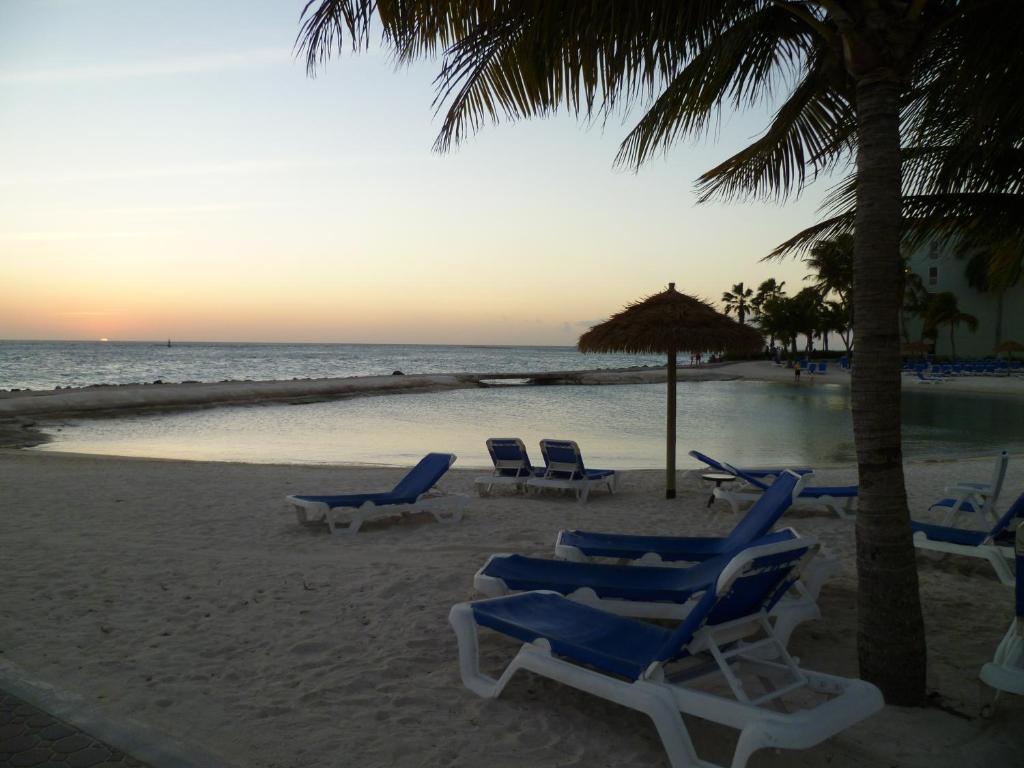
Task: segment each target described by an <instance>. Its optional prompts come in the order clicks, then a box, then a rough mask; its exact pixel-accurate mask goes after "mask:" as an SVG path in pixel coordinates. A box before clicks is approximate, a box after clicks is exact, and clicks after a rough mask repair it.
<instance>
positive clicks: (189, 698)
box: [0, 450, 1024, 768]
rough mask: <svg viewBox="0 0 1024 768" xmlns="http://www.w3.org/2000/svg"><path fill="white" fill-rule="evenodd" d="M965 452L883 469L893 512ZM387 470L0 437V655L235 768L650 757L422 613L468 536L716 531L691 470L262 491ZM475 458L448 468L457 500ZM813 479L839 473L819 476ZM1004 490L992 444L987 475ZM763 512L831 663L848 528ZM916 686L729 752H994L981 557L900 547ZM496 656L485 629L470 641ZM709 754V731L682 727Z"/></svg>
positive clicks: (461, 577)
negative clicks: (306, 498) (380, 497)
mask: <svg viewBox="0 0 1024 768" xmlns="http://www.w3.org/2000/svg"><path fill="white" fill-rule="evenodd" d="M989 471H990V463H989V462H988V461H979V460H975V461H960V462H925V463H915V464H908V465H907V476H908V489H909V492H910V501H911V509H912V510H914V511H915V515H916V516H919V517H924V515H923V514H922V511H923V510H924V508H925V507H926V506H927V503H928V502H929V501H931V500H933V499H934V498H935V497H936V495H937V493H938V491H939V489H941V487H942V486H943V485H945V484H946V483H948V482H949V481H950V480H952V479H954V478H960V479H965V480H966V479H984V478H986V477H987V475H988V473H989ZM401 474H402V471H401V470H399V469H390V468H367V467H360V468H352V467H310V466H276V465H275V466H266V465H263V466H253V465H244V464H218V463H200V462H180V461H158V460H144V459H122V458H113V457H90V456H75V455H60V454H52V455H46V454H36V453H32V452H25V451H13V450H4V451H0V508H2V509H3V510H4V514H3V515H2V516H0V541H2V542H3V561H4V575H5V579H4V589H3V590H0V651H2V655H0V668H2V669H3V670H4V671H5V672H6V673H11V672H12V671H16V672H18V673H19V674H23V675H27V676H29V677H31V678H33V679H36V680H39V681H44V682H46V683H49V684H51V685H55V686H57V687H58V688H59V689H61V690H64V691H67V692H69V693H72V694H76V695H78V696H81V697H83V699H84V700H85V702H86V703H87V704H90V705H92V706H94V707H95V708H96V709H97V710H98V711H99V712H101V713H102V714H104V715H105V716H108V717H111V718H115V719H117V718H120V719H127V718H131V719H134V720H136V721H139V722H142V723H143V724H145V725H147V726H150V727H152V728H155V729H158V730H159V731H162V732H164V733H166V734H168V735H170V736H172V737H174V738H177V739H181V740H184V741H186V742H189V743H193V744H195V745H197V746H198V747H200V748H202V749H205V750H207V751H209V752H210V753H212V754H214V755H217V756H219V757H221V758H223V759H224V760H226V761H228V762H230V763H232V764H234V765H238V766H254V767H255V768H287V767H291V766H325V767H326V766H335V765H341V764H350V765H356V764H361V765H368V766H385V765H399V766H441V765H456V766H478V765H481V764H484V763H487V764H490V765H494V766H521V765H537V766H556V765H557V766H566V765H588V766H591V765H606V766H620V765H666V764H667V763H666V761H665V757H664V753H663V751H662V748H661V745H660V742H659V740H658V738H657V736H656V733H655V730H654V728H653V726H652V725H651V724H650V722H649V721H648V720H647V719H645V718H644V717H642V716H640V715H638V714H636V713H633V712H631V711H628V710H625V709H622V708H619V707H617V706H615V705H611V704H608V703H606V702H603V701H601V700H599V699H596V698H593V697H590V696H587V695H584V694H582V693H579V692H576V691H573V690H570V689H568V688H566V687H563V686H559V685H556V684H553V683H550V682H547V681H544V680H541V679H539V678H535V677H532V676H530V675H525V674H524V675H522V676H520V677H518V678H517V679H516V680H514V682H513V683H512V684H511V685H510V687H509V688H508V689H507V691H506V692H505V694H504V695H503V696H502V697H501V698H500V699H498V700H494V701H489V700H484V699H480V698H478V697H476V696H475V695H473V694H472V693H470V692H469V691H467V690H465V689H464V688H463V687H462V685H461V683H460V680H459V675H458V669H457V663H456V653H455V642H454V638H453V635H452V632H451V630H450V628H449V627H448V624H447V621H446V617H447V612H448V609H449V608H450V606H451V605H452V604H453V603H456V602H459V601H463V600H466V599H470V598H472V597H474V592H473V588H472V574H473V573H474V572H475V571H476V570H477V569H478V568H479V567H480V565H481V564H482V563H483V562H484V560H485V558H486V557H487V555H489V554H491V553H493V552H519V553H523V554H531V555H537V556H550V555H551V553H552V544H553V540H554V536H555V533H556V531H557V530H558V529H560V528H563V527H585V528H588V529H592V530H612V531H623V532H633V533H655V534H676V535H678V534H681V533H683V532H687V533H697V534H699V533H716V532H720V531H725V530H728V529H729V528H730V527H731V525H732V523H733V522H734V520H733V517H732V516H731V514H730V513H729V512H728V511H726V509H725V508H724V506H723V505H718V506H716V508H715V509H714V510H713V511H712V512H707V511H705V509H704V506H703V503H704V501H705V499H706V495H707V491H706V489H705V488H703V487H702V486H701V485H700V481H699V479H698V477H697V474H696V473H681V477H680V486H681V489H682V490H681V494H680V496H681V498H679V499H677V500H676V501H671V502H670V501H665V500H664V499H663V498H661V494H660V492H659V491H660V482H661V480H662V475H661V473H660V472H657V471H653V470H652V471H633V472H627V473H625V475H624V477H623V482H622V484H621V491H620V493H619V494H617V495H616V496H615V497H611V498H609V497H603V496H600V495H597V494H595V496H594V497H593V498H592V500H591V502H590V503H589V504H588V505H586V506H580V505H578V504H576V503H575V502H573V501H571V500H570V499H568V498H559V497H543V498H534V497H531V498H522V497H517V496H498V497H494V498H487V499H478V498H476V497H475V496H474V497H473V501H472V502H471V503H470V505H469V507H468V510H467V513H466V516H465V519H464V520H463V521H462V522H461V523H460V524H456V525H444V526H442V525H438V524H436V523H434V522H433V521H432V520H431V519H429V518H424V519H420V518H418V517H416V518H405V519H402V520H398V521H395V522H393V523H382V524H375V525H371V526H368V527H367V529H366V530H365V532H363V533H360V534H358V535H357V536H355V537H351V538H349V537H341V536H334V537H331V536H329V535H327V534H326V532H321V531H313V530H308V529H305V528H301V527H300V526H299V525H297V524H296V522H295V518H294V515H293V514H292V513H291V512H290V511H288V510H287V509H286V507H285V504H284V501H283V497H284V496H285V495H286V494H288V493H294V492H300V491H304V492H309V493H316V492H343V491H347V490H359V489H376V488H386V487H389V486H390V485H391V484H392V483H393V482H394V481H395V479H396V478H398V477H399V476H400V475H401ZM477 474H478V472H474V471H458V470H456V471H453V472H452V473H450V476H449V477H448V478H447V480H446V483H445V484H444V485H446V487H447V489H448V490H451V491H455V492H460V493H466V494H469V493H471V492H472V480H473V477H474V476H475V475H477ZM819 478H820V480H821V481H822V482H823V483H833V482H846V481H850V480H852V479H853V478H854V472H853V469H852V468H843V469H830V470H826V471H823V472H821V473H819ZM1022 490H1024V461H1022V457H1013V458H1012V459H1011V463H1010V472H1009V474H1008V477H1007V487H1006V490H1005V491H1004V493H1005V494H1006V497H1007V498H1010V499H1012V498H1014V497H1016V495H1017V494H1019V493H1020V492H1021V491H1022ZM784 522H785V523H787V524H789V525H793V526H795V527H796V528H797V529H798V530H799V531H801V532H804V533H808V534H812V535H815V536H817V537H819V538H820V540H821V541H822V542H823V543H824V544H825V545H826V546H827V547H828V548H829V549H830V550H831V551H832V552H834V553H836V554H837V555H838V556H839V557H840V558H841V560H842V562H843V572H842V574H841V575H840V576H839V577H838V578H837V579H835V580H834V581H833V582H832V583H830V584H829V585H828V586H826V587H825V589H824V591H823V593H822V596H821V599H820V604H821V608H822V611H823V615H824V618H823V620H820V621H816V622H811V623H808V624H805V625H803V626H802V627H801V628H799V629H798V630H797V632H796V633H795V635H794V637H793V639H792V642H791V644H790V647H791V650H792V651H793V652H794V653H795V654H796V655H797V656H798V657H799V658H800V659H801V663H802V664H803V665H804V666H806V667H808V668H811V669H815V670H821V671H826V672H832V673H838V674H844V675H855V674H856V651H855V630H856V624H855V615H854V613H855V612H854V588H855V581H854V564H853V563H854V560H853V552H854V535H853V526H852V524H850V523H847V522H843V521H840V520H838V519H836V518H834V517H831V516H829V515H827V514H825V513H820V514H819V513H814V512H799V513H791V514H789V515H787V517H786V518H784ZM919 564H920V574H921V584H922V598H923V604H924V613H925V621H926V627H927V633H928V646H929V681H928V682H929V690H930V691H932V692H933V697H932V701H933V706H931V707H928V708H925V709H913V710H911V709H900V708H894V707H888V708H887V709H886V710H885V711H884V712H883V713H881V714H879V715H876V716H874V717H872V718H871V719H869V720H867V721H866V722H864V723H862V724H860V725H858V726H857V727H855V728H852V729H850V730H848V731H847V732H845V733H844V734H843V735H842V736H840V737H838V738H835V739H832V740H830V741H828V742H826V743H824V744H822V745H819V746H818V747H816V748H813V749H810V750H806V751H799V752H793V751H787V752H784V753H780V754H775V753H772V752H770V751H764V752H761V753H758V755H757V756H756V757H755V759H754V761H753V762H752V763H751V764H752V765H754V766H826V765H828V766H838V767H840V768H846V767H850V768H852V766H862V765H885V766H901V767H903V766H907V767H910V766H914V767H918V766H920V768H925V767H928V768H935V766H997V765H999V766H1002V765H1011V764H1013V763H1014V761H1015V759H1017V756H1019V755H1020V754H1021V753H1022V751H1024V733H1022V732H1021V730H1020V728H1019V723H1020V721H1021V716H1022V715H1024V702H1022V701H1021V700H1020V699H1019V698H1017V699H1003V700H1002V702H1001V706H1000V708H999V709H998V710H997V713H996V716H995V717H994V718H993V719H981V718H979V716H978V715H979V704H980V702H981V695H982V692H983V691H982V687H981V685H980V683H979V681H978V678H977V675H978V670H979V669H980V667H981V665H982V664H983V663H984V662H985V661H986V660H989V659H990V658H991V656H992V653H993V651H994V649H995V646H996V644H997V642H998V640H999V639H1000V637H1001V636H1002V635H1003V633H1004V632H1005V631H1006V627H1007V626H1008V624H1009V621H1010V619H1011V616H1012V592H1011V590H1009V589H1007V588H1006V587H1003V586H1001V585H1000V584H999V583H998V582H997V581H996V579H995V577H994V576H993V574H992V573H991V571H990V570H989V569H988V568H987V566H986V565H985V564H984V563H981V564H978V563H974V562H965V561H964V560H963V559H962V558H961V559H958V560H957V559H953V558H947V559H945V560H942V561H938V562H935V561H932V560H930V559H928V558H926V557H924V556H920V555H919ZM484 650H485V652H486V653H487V654H488V655H494V656H495V657H496V658H497V657H499V656H500V657H502V658H504V654H506V653H510V652H511V651H513V650H514V645H513V644H512V643H511V642H508V641H505V640H503V639H501V638H498V637H496V636H490V637H487V638H485V642H484ZM691 730H692V733H693V734H694V736H695V738H696V739H697V746H698V749H699V750H702V751H703V753H704V754H705V756H707V757H710V758H713V759H718V760H722V759H725V758H726V756H727V755H728V754H729V751H730V749H731V739H730V736H731V734H730V732H729V731H727V730H725V729H722V728H719V727H717V726H711V725H709V724H707V723H702V722H697V723H693V724H692V728H691Z"/></svg>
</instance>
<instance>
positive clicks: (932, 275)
mask: <svg viewBox="0 0 1024 768" xmlns="http://www.w3.org/2000/svg"><path fill="white" fill-rule="evenodd" d="M938 284H939V268H938V267H928V285H929V286H930V287H935V286H936V285H938Z"/></svg>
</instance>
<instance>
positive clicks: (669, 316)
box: [577, 283, 764, 499]
mask: <svg viewBox="0 0 1024 768" xmlns="http://www.w3.org/2000/svg"><path fill="white" fill-rule="evenodd" d="M763 344H764V339H763V338H762V337H761V334H760V333H758V332H757V331H756V330H754V329H753V328H751V327H749V326H746V325H740V324H739V323H738V322H736V321H735V320H732V319H731V318H728V317H726V316H725V315H723V314H722V313H720V312H718V311H716V310H715V308H714V307H712V306H711V305H710V304H708V303H707V302H706V301H702V300H700V299H695V298H693V297H692V296H687V295H686V294H685V293H679V291H677V290H676V284H675V283H669V284H668V289H667V290H665V291H662V292H661V293H656V294H654V295H653V296H648V297H647V298H646V299H643V300H641V301H638V302H635V303H633V304H630V305H628V306H627V307H626V308H625V309H623V310H622V311H621V312H619V313H618V314H615V315H612V316H611V317H610V318H609V319H607V320H605V321H604V322H603V323H600V324H598V325H595V326H594V327H593V328H591V329H590V330H589V331H587V332H586V333H584V334H583V335H582V336H580V340H579V342H578V343H577V345H578V347H579V350H580V352H632V353H634V354H645V353H646V354H651V353H658V352H660V353H662V354H665V355H668V397H667V403H666V405H667V406H668V410H667V419H666V420H667V425H666V430H665V432H666V444H665V498H667V499H673V498H675V495H676V353H677V352H681V351H692V352H759V351H760V350H761V347H762V345H763Z"/></svg>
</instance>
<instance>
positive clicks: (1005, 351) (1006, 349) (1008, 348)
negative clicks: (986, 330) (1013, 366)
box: [992, 339, 1024, 357]
mask: <svg viewBox="0 0 1024 768" xmlns="http://www.w3.org/2000/svg"><path fill="white" fill-rule="evenodd" d="M992 351H993V352H995V353H996V354H997V355H1010V356H1011V357H1012V356H1013V353H1014V352H1024V344H1021V343H1020V342H1019V341H1014V340H1013V339H1007V340H1006V341H1004V342H1002V343H1001V344H997V345H996V348H995V349H994V350H992Z"/></svg>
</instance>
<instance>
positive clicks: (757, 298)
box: [750, 277, 786, 312]
mask: <svg viewBox="0 0 1024 768" xmlns="http://www.w3.org/2000/svg"><path fill="white" fill-rule="evenodd" d="M785 287H786V281H785V280H783V281H782V282H781V283H780V282H779V281H778V280H776V279H775V278H774V277H769V278H768V279H767V280H764V281H763V282H762V283H761V284H760V285H759V286H757V293H755V294H754V298H752V299H751V300H750V306H751V307H752V308H753V310H754V311H755V312H760V311H761V307H762V306H764V303H765V301H767V300H768V299H770V298H771V297H773V296H782V295H783V290H782V289H783V288H785Z"/></svg>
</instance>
